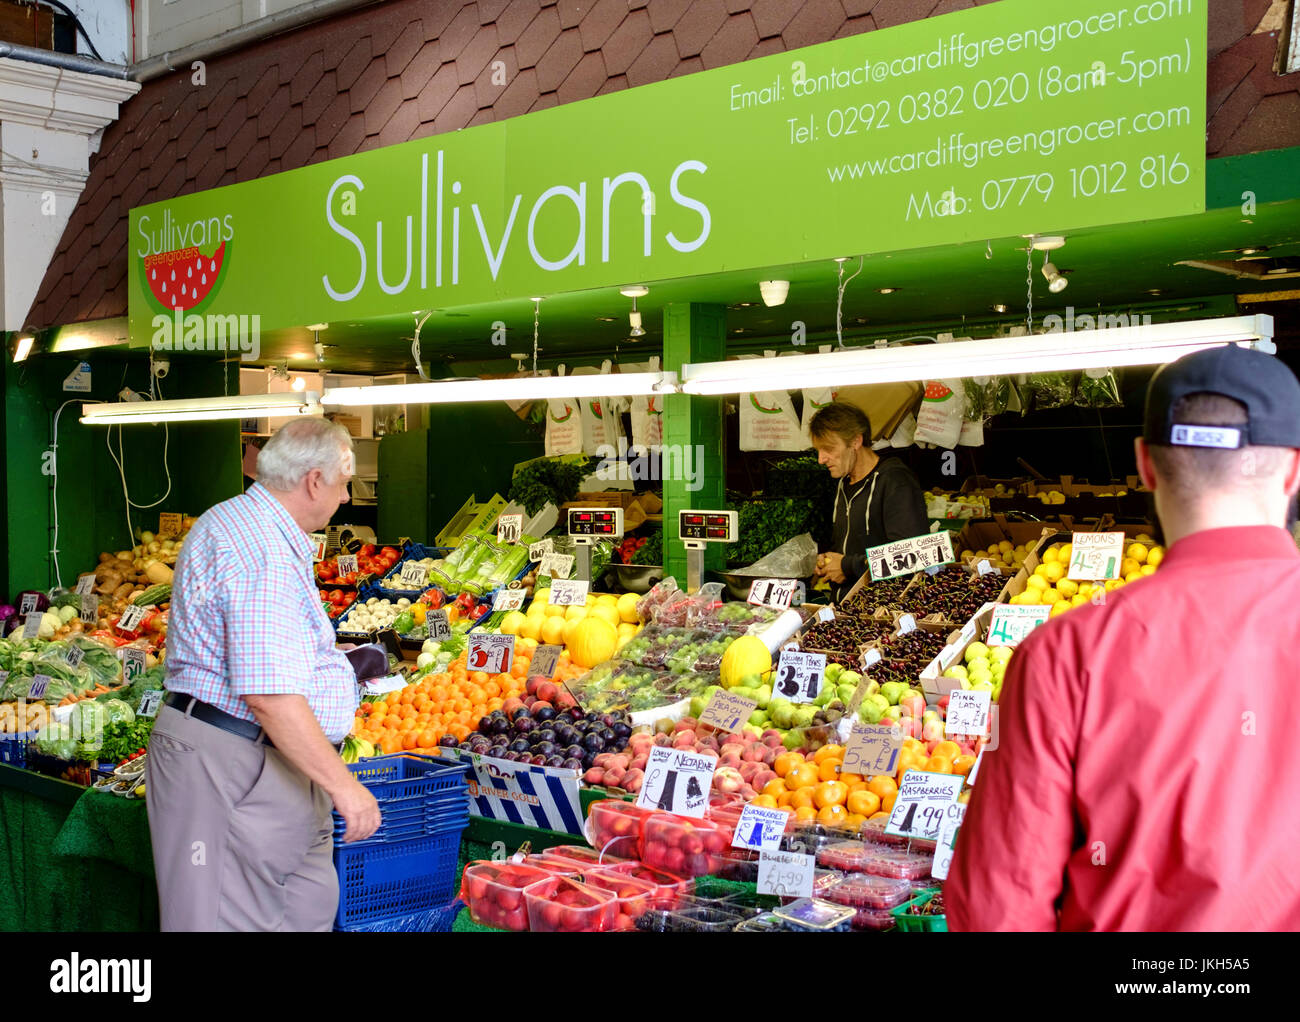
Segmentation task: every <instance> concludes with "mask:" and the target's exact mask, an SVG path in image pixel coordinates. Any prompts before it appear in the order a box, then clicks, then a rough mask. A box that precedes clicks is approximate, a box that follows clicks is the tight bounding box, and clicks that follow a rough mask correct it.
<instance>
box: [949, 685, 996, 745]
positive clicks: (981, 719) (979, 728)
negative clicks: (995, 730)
mask: <svg viewBox="0 0 1300 1022" xmlns="http://www.w3.org/2000/svg"><path fill="white" fill-rule="evenodd" d="M992 699H993V693H992V692H972V691H970V690H969V689H964V688H959V689H954V690H953V691H952V693H951V694H949V696H948V716H947V718H946V719H945V720H944V722H943V733H944V734H945V735H987V734H988V733H989V706H990V705H991V703H992Z"/></svg>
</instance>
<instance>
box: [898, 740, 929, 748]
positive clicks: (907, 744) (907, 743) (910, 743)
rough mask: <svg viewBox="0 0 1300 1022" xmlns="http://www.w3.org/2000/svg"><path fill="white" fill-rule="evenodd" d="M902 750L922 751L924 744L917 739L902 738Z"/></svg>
mask: <svg viewBox="0 0 1300 1022" xmlns="http://www.w3.org/2000/svg"><path fill="white" fill-rule="evenodd" d="M903 748H904V749H924V748H925V742H923V741H921V740H920V739H919V738H904V739H903Z"/></svg>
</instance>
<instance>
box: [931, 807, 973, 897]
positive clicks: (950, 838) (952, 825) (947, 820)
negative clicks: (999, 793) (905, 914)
mask: <svg viewBox="0 0 1300 1022" xmlns="http://www.w3.org/2000/svg"><path fill="white" fill-rule="evenodd" d="M965 817H966V807H965V806H964V805H962V804H961V803H960V802H954V803H953V804H952V805H950V806H949V807H948V809H947V811H946V813H945V814H944V818H943V823H942V824H940V825H939V837H938V840H937V842H936V846H935V849H934V862H933V863H932V864H931V866H930V876H932V877H934V878H935V879H936V880H947V879H948V870H949V869H951V868H952V853H953V852H954V851H955V850H956V848H957V832H958V831H959V830H961V824H962V820H963V819H965Z"/></svg>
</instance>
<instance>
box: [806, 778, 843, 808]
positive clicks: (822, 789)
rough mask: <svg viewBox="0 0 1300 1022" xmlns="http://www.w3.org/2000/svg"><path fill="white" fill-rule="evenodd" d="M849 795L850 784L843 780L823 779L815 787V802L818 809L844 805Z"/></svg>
mask: <svg viewBox="0 0 1300 1022" xmlns="http://www.w3.org/2000/svg"><path fill="white" fill-rule="evenodd" d="M848 796H849V786H848V785H847V784H845V783H844V782H843V781H823V782H822V783H821V784H819V785H817V787H816V788H814V789H813V804H814V805H816V806H817V808H818V809H825V808H826V807H827V806H842V805H843V804H844V800H845V799H846V798H848Z"/></svg>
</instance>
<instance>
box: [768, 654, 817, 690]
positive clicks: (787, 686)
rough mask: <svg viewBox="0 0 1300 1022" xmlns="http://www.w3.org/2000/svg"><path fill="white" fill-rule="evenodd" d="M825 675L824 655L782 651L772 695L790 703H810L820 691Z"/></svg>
mask: <svg viewBox="0 0 1300 1022" xmlns="http://www.w3.org/2000/svg"><path fill="white" fill-rule="evenodd" d="M825 674H826V654H825V653H796V652H794V651H793V650H788V649H787V650H782V651H781V660H780V663H779V664H778V665H777V669H776V683H775V684H774V685H773V686H772V691H773V694H774V695H780V696H784V697H785V698H786V699H789V700H790V701H791V702H792V703H811V702H812V701H813V700H814V699H816V698H817V693H818V692H820V691H821V690H822V678H823V677H824V676H825Z"/></svg>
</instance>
